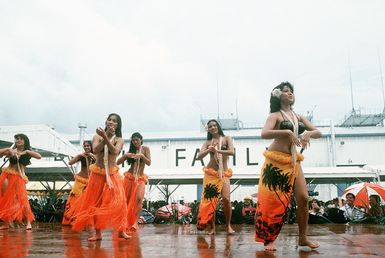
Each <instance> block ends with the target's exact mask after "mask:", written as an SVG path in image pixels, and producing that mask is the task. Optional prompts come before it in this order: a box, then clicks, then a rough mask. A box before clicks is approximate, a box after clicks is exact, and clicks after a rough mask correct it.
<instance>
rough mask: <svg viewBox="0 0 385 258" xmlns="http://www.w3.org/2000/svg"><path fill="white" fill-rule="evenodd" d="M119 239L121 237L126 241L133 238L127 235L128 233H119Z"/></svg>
mask: <svg viewBox="0 0 385 258" xmlns="http://www.w3.org/2000/svg"><path fill="white" fill-rule="evenodd" d="M118 237H119V238H124V239H125V240H128V239H130V238H131V236H130V235H128V234H127V233H126V232H124V231H121V232H119V234H118Z"/></svg>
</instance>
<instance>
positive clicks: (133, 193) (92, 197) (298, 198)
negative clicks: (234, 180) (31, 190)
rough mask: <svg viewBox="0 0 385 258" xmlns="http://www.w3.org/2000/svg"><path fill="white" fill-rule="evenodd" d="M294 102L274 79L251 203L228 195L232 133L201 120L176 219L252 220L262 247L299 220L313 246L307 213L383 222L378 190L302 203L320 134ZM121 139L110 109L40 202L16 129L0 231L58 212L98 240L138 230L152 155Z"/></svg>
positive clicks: (289, 89)
mask: <svg viewBox="0 0 385 258" xmlns="http://www.w3.org/2000/svg"><path fill="white" fill-rule="evenodd" d="M294 102H295V97H294V87H293V85H292V84H290V83H289V82H283V83H280V84H279V85H278V86H276V87H274V88H273V90H272V92H271V94H270V114H269V116H268V117H267V119H266V123H265V125H264V127H263V128H262V132H261V137H262V138H263V139H271V140H272V143H271V144H270V146H268V147H267V148H266V150H265V151H264V153H263V155H264V156H265V162H264V164H263V166H262V170H261V172H260V180H259V186H258V195H257V196H258V198H257V201H256V202H255V203H254V202H253V199H252V198H251V197H247V198H245V199H244V200H243V202H236V201H233V202H232V201H231V199H230V178H231V177H232V174H233V171H232V169H231V168H230V167H229V165H228V161H229V157H230V156H233V155H234V145H233V139H232V137H231V136H229V135H225V134H224V132H223V130H222V128H221V125H220V123H219V122H218V121H217V120H215V119H212V120H209V121H208V122H207V138H206V140H205V141H204V142H203V144H202V147H201V149H200V151H199V153H198V156H197V159H203V158H205V157H206V156H207V157H209V162H208V164H207V165H206V166H205V167H203V175H204V178H203V192H202V196H201V200H200V202H199V203H198V202H194V203H192V204H191V207H190V208H191V211H192V212H191V217H190V218H189V219H185V220H183V221H182V223H196V225H197V226H196V228H197V229H198V230H206V231H207V233H208V234H210V235H214V234H216V228H215V225H216V224H217V223H223V224H225V231H226V233H227V234H229V235H231V234H234V233H235V231H234V230H233V228H232V226H231V224H232V223H254V226H255V232H254V239H255V241H256V242H261V243H263V244H264V247H265V250H267V251H275V250H276V249H277V247H276V245H275V240H276V239H277V237H278V235H279V233H280V231H281V228H282V226H283V225H284V224H285V223H294V222H296V223H297V224H298V231H299V237H298V246H300V247H307V248H310V249H315V248H318V247H319V245H320V244H319V243H318V242H317V241H313V240H310V239H309V238H308V236H307V227H308V222H309V221H308V220H309V216H310V217H311V216H315V218H317V219H320V218H322V219H324V220H325V221H331V217H332V215H331V214H332V213H333V209H334V213H335V214H334V215H333V216H338V215H342V216H343V218H344V220H345V221H351V222H360V221H363V220H364V219H367V218H368V217H369V218H371V219H372V220H374V221H377V222H381V221H382V218H383V214H384V212H383V209H382V207H381V206H380V200H379V199H378V197H377V196H371V197H370V206H369V207H366V209H365V208H364V209H362V207H356V206H354V198H355V196H354V195H353V194H347V195H346V201H345V204H342V200H341V203H338V206H335V207H329V204H327V205H322V204H321V203H320V202H318V201H317V200H312V201H311V202H310V209H309V203H308V200H309V194H308V189H307V184H306V180H305V177H304V173H303V171H302V167H301V162H302V161H303V160H304V156H303V151H305V150H306V149H307V148H308V147H309V145H310V140H311V139H316V138H320V137H321V136H322V135H321V132H320V131H319V130H318V129H317V128H316V127H315V126H314V125H313V124H312V123H311V122H310V121H309V120H308V119H307V118H306V117H305V116H302V115H299V114H297V113H295V112H294V111H293V105H294ZM123 145H124V139H123V138H122V119H121V117H120V116H119V115H118V114H116V113H112V114H109V115H108V117H107V119H106V121H105V128H97V129H96V134H95V135H94V137H93V138H92V140H91V141H85V142H84V143H83V150H84V151H83V152H82V153H80V154H78V155H76V156H75V157H72V159H71V160H70V162H69V164H70V165H72V164H75V163H77V162H80V163H81V170H80V171H79V172H78V173H77V174H76V175H75V178H74V179H75V184H74V185H73V187H72V190H71V192H70V194H69V197H68V199H67V200H66V202H64V201H60V200H61V199H60V198H59V199H56V198H53V199H49V200H48V199H47V200H46V201H45V203H39V201H36V200H32V201H29V200H28V198H27V190H26V187H25V184H26V182H28V178H27V176H26V175H25V172H24V171H25V169H26V167H27V166H28V165H29V164H30V160H31V159H32V158H34V159H40V158H41V155H40V154H39V153H38V152H36V151H33V150H32V149H31V145H30V143H29V139H28V137H27V136H26V135H24V134H17V135H15V144H14V146H12V147H10V148H4V149H0V156H1V157H2V156H6V157H8V161H9V165H8V166H7V167H5V168H4V169H3V170H2V173H1V176H0V187H1V190H0V220H1V221H2V226H1V227H0V230H6V229H8V228H9V227H10V225H11V224H13V223H14V222H19V223H21V222H24V223H25V225H26V230H31V229H32V225H31V222H32V221H33V220H36V219H37V220H42V221H47V220H48V221H52V220H58V219H59V220H61V222H62V224H63V226H70V227H71V228H72V230H74V231H78V232H80V231H82V230H85V229H86V230H87V231H88V232H89V238H88V240H89V241H100V240H102V230H104V229H106V228H112V229H113V230H114V232H116V233H117V236H118V237H119V238H121V239H124V240H128V239H130V238H131V234H132V233H134V232H136V231H137V230H138V223H139V221H141V222H146V219H143V216H142V215H143V201H144V196H145V184H146V182H147V180H148V177H147V175H146V174H145V167H146V166H150V165H151V154H150V148H149V147H147V146H144V145H143V137H142V135H141V134H140V133H138V132H136V133H133V134H132V135H131V138H130V147H129V150H128V152H126V153H124V154H123V155H121V153H122V149H123ZM297 147H298V148H300V151H297ZM120 155H121V156H120ZM124 162H127V164H128V166H129V168H128V170H127V171H125V173H124V176H122V175H121V174H120V173H119V165H121V164H122V163H124ZM292 197H295V198H292ZM293 200H295V201H293ZM331 205H332V204H331ZM31 207H32V208H31ZM154 207H155V206H154ZM46 211H47V212H48V213H49V214H48V215H47V214H45V212H46ZM152 211H153V210H152V207H147V212H148V213H147V215H151V214H152ZM41 212H42V213H43V214H41ZM60 214H63V215H62V217H61V218H60ZM366 214H368V216H366ZM176 218H177V219H176V220H177V221H179V217H178V216H176ZM171 221H173V222H176V221H175V219H174V220H171Z"/></svg>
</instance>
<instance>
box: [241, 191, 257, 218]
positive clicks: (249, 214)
mask: <svg viewBox="0 0 385 258" xmlns="http://www.w3.org/2000/svg"><path fill="white" fill-rule="evenodd" d="M242 216H243V221H244V223H246V224H253V223H254V216H255V207H254V204H253V198H252V197H251V196H245V198H243V208H242Z"/></svg>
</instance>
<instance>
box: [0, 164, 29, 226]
mask: <svg viewBox="0 0 385 258" xmlns="http://www.w3.org/2000/svg"><path fill="white" fill-rule="evenodd" d="M6 179H7V180H8V186H7V188H6V190H5V192H3V191H2V190H1V188H2V186H3V184H4V181H5V180H6ZM26 182H28V179H27V178H26V177H22V176H21V175H20V173H19V172H18V171H16V170H14V169H12V168H10V167H7V168H4V169H3V172H2V173H1V175H0V220H2V221H4V222H11V221H18V222H22V220H23V219H24V220H27V221H33V220H35V216H34V215H33V213H32V210H31V206H30V205H29V201H28V196H27V189H26V187H25V184H26Z"/></svg>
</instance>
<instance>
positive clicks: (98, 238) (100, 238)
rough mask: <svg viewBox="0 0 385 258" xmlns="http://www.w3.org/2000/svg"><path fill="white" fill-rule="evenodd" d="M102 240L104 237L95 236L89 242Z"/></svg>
mask: <svg viewBox="0 0 385 258" xmlns="http://www.w3.org/2000/svg"><path fill="white" fill-rule="evenodd" d="M100 240H102V236H100V235H94V236H92V237H89V238H88V241H100Z"/></svg>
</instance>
